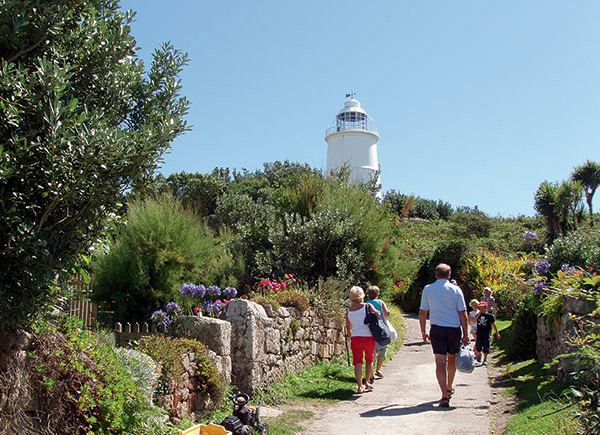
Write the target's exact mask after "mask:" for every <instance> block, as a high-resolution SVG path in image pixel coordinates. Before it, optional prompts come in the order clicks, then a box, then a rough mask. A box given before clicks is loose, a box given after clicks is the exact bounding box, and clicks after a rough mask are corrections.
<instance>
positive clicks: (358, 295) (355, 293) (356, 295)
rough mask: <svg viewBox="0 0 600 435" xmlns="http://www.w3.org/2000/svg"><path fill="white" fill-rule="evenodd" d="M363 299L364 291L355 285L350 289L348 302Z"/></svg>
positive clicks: (358, 301) (357, 301)
mask: <svg viewBox="0 0 600 435" xmlns="http://www.w3.org/2000/svg"><path fill="white" fill-rule="evenodd" d="M364 300H365V291H364V290H363V289H362V288H360V287H359V286H357V285H355V286H354V287H352V288H351V289H350V302H352V303H353V304H356V303H360V302H363V301H364Z"/></svg>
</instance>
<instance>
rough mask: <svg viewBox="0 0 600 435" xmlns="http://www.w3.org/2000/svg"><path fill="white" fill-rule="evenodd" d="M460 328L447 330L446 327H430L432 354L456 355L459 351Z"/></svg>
mask: <svg viewBox="0 0 600 435" xmlns="http://www.w3.org/2000/svg"><path fill="white" fill-rule="evenodd" d="M460 337H461V333H460V327H458V328H449V327H447V326H437V325H431V329H430V330H429V338H430V339H431V347H433V353H435V354H440V355H446V354H447V353H449V354H452V355H456V354H457V353H458V351H459V350H460Z"/></svg>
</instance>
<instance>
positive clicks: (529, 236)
mask: <svg viewBox="0 0 600 435" xmlns="http://www.w3.org/2000/svg"><path fill="white" fill-rule="evenodd" d="M536 239H537V233H536V232H535V231H525V232H524V233H523V241H524V242H525V243H529V242H531V241H532V240H536Z"/></svg>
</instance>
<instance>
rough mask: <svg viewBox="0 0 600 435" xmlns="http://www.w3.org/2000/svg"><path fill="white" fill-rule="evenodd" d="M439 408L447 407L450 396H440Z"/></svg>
mask: <svg viewBox="0 0 600 435" xmlns="http://www.w3.org/2000/svg"><path fill="white" fill-rule="evenodd" d="M439 406H440V408H449V407H450V398H449V397H442V399H441V400H440V405H439Z"/></svg>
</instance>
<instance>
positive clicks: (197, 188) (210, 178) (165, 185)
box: [153, 172, 227, 216]
mask: <svg viewBox="0 0 600 435" xmlns="http://www.w3.org/2000/svg"><path fill="white" fill-rule="evenodd" d="M153 187H154V190H155V191H156V192H157V193H168V194H170V195H173V196H174V197H175V198H177V199H178V200H179V202H180V203H181V204H182V205H183V206H184V207H185V208H186V209H189V210H193V211H194V212H195V213H196V214H198V215H199V216H210V215H213V214H214V213H215V211H216V209H217V200H218V199H219V198H220V197H221V195H223V194H224V193H225V192H226V191H227V183H226V182H225V181H223V179H221V178H219V177H218V176H217V175H215V174H214V173H213V174H200V173H198V172H196V173H193V174H187V173H185V172H179V173H175V174H171V175H169V176H168V177H167V178H165V177H164V176H163V175H160V174H159V175H157V176H156V179H155V181H154V186H153Z"/></svg>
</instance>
